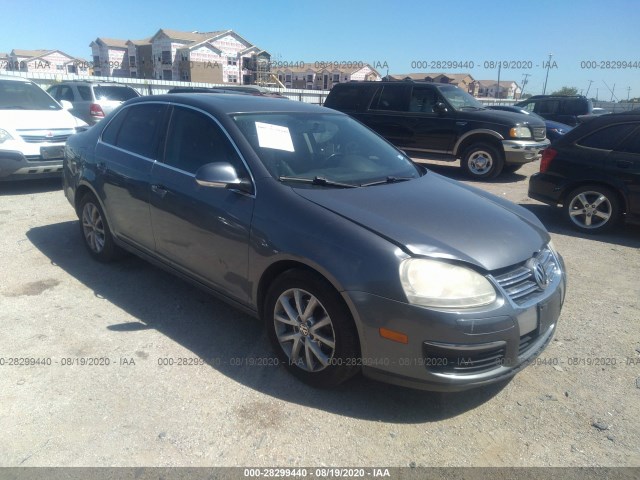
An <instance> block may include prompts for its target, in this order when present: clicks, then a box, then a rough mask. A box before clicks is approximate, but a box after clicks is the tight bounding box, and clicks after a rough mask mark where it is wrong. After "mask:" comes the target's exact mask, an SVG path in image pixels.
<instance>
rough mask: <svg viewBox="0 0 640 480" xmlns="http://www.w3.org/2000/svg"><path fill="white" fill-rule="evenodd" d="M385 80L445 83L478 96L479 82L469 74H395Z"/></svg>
mask: <svg viewBox="0 0 640 480" xmlns="http://www.w3.org/2000/svg"><path fill="white" fill-rule="evenodd" d="M384 79H385V80H391V81H393V80H397V81H402V80H413V81H421V82H431V83H444V84H448V85H455V86H456V87H458V88H461V89H462V90H464V91H465V92H467V93H469V94H471V95H473V96H477V95H478V82H477V81H476V80H475V79H474V78H473V77H472V76H471V75H470V74H468V73H394V74H391V75H387V76H386V77H385V78H384Z"/></svg>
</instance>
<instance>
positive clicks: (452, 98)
mask: <svg viewBox="0 0 640 480" xmlns="http://www.w3.org/2000/svg"><path fill="white" fill-rule="evenodd" d="M438 90H439V91H440V93H441V94H442V96H443V97H444V98H446V99H447V101H448V102H449V103H450V104H451V106H452V107H453V108H454V109H456V110H478V109H481V110H482V109H484V108H485V107H484V105H482V103H480V102H479V101H478V100H476V99H475V98H473V97H472V96H471V95H469V94H468V93H467V92H465V91H464V90H461V89H459V88H458V87H455V86H453V85H448V86H446V87H440V88H438Z"/></svg>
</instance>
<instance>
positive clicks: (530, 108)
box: [521, 102, 536, 112]
mask: <svg viewBox="0 0 640 480" xmlns="http://www.w3.org/2000/svg"><path fill="white" fill-rule="evenodd" d="M535 106H536V104H535V102H529V103H527V104H525V105H522V106H521V108H524V109H525V110H526V111H527V112H533V109H534V107H535Z"/></svg>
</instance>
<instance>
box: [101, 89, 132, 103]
mask: <svg viewBox="0 0 640 480" xmlns="http://www.w3.org/2000/svg"><path fill="white" fill-rule="evenodd" d="M93 93H94V94H95V96H96V100H113V101H116V102H124V101H126V100H129V99H130V98H134V97H137V96H138V94H137V93H136V91H135V90H134V89H133V88H129V87H115V86H114V87H109V86H104V85H101V86H99V87H94V88H93Z"/></svg>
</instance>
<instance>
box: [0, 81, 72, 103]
mask: <svg viewBox="0 0 640 480" xmlns="http://www.w3.org/2000/svg"><path fill="white" fill-rule="evenodd" d="M60 109H61V107H60V105H59V104H58V103H57V102H56V101H55V100H54V99H53V98H51V97H50V96H49V94H47V93H46V92H45V91H44V90H42V89H41V88H40V87H38V86H37V85H36V84H34V83H31V82H16V81H12V80H5V81H0V110H60Z"/></svg>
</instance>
